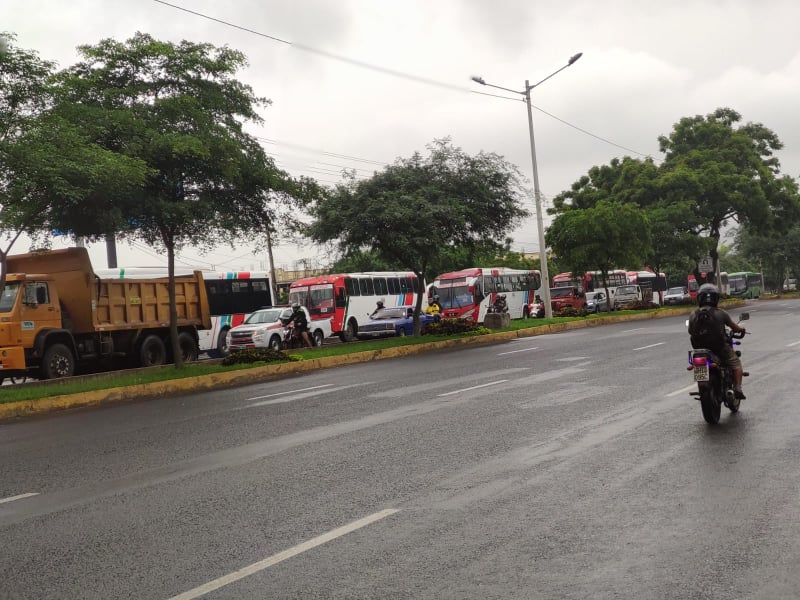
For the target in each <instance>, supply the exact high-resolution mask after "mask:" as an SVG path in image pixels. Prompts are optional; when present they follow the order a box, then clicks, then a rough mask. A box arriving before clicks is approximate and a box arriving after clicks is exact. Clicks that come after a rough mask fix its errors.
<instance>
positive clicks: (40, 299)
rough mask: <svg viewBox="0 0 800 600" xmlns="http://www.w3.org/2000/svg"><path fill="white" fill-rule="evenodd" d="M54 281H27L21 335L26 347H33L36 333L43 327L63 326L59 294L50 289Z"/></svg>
mask: <svg viewBox="0 0 800 600" xmlns="http://www.w3.org/2000/svg"><path fill="white" fill-rule="evenodd" d="M51 283H52V282H48V281H26V282H25V287H24V289H23V291H22V293H23V296H22V303H21V305H20V312H19V316H20V337H21V341H22V344H21V345H22V346H23V347H24V348H32V347H33V342H34V340H35V339H36V334H37V333H38V332H39V331H41V330H42V329H52V328H60V327H61V310H60V309H59V306H58V294H54V293H53V291H54V290H51V289H50V285H51Z"/></svg>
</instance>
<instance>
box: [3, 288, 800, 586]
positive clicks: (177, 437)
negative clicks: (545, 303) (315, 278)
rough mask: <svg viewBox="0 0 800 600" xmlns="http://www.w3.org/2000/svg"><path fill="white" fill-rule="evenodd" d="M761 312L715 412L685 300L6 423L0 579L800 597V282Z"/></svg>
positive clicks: (754, 311)
mask: <svg viewBox="0 0 800 600" xmlns="http://www.w3.org/2000/svg"><path fill="white" fill-rule="evenodd" d="M748 310H749V311H750V313H751V319H750V321H749V322H748V323H747V328H748V330H749V331H750V332H752V333H753V335H748V336H747V337H746V338H745V339H744V341H743V344H742V346H741V349H742V353H743V362H744V364H745V368H746V369H747V370H749V371H750V372H751V377H749V378H748V379H747V380H746V381H745V391H746V393H747V395H748V399H747V400H745V401H744V402H743V405H742V409H741V412H740V413H738V414H736V415H732V414H730V413H727V411H726V413H725V414H724V415H723V418H722V420H721V422H720V424H719V425H718V426H715V427H712V426H709V425H707V424H706V423H705V422H704V421H703V418H702V415H701V412H700V406H699V403H698V402H697V400H695V399H693V398H692V397H690V396H689V395H688V392H689V391H690V390H691V389H692V385H691V377H690V374H689V373H688V372H687V371H686V369H685V363H686V350H687V348H688V335H687V334H686V331H685V327H684V324H683V321H684V317H675V318H666V319H658V320H652V321H639V322H631V323H619V324H615V325H607V326H602V327H597V328H589V329H582V330H575V331H572V332H565V333H561V334H555V335H547V336H540V337H532V338H526V339H522V340H518V341H515V342H510V343H504V344H498V345H493V346H484V347H475V348H469V349H464V350H458V351H443V352H439V353H435V354H427V355H421V356H414V357H407V358H402V359H394V360H386V361H377V362H373V363H365V364H359V365H355V366H352V367H341V368H336V369H328V370H325V371H321V372H319V373H312V374H306V375H303V376H301V377H291V378H287V379H284V380H281V381H274V382H270V383H267V384H261V385H253V386H248V387H243V388H238V389H234V390H225V391H216V392H209V393H202V394H195V395H189V396H182V397H174V398H162V399H159V400H152V401H146V402H137V403H132V404H127V405H122V406H119V405H118V406H113V407H109V408H105V409H99V410H93V411H85V412H78V413H71V414H62V415H54V416H51V417H47V418H41V419H37V420H33V421H29V422H24V423H16V424H10V425H0V456H2V461H1V462H0V539H2V549H3V551H2V553H1V554H0V598H4V599H5V598H36V599H42V598H58V599H67V598H87V599H88V598H92V599H93V598H103V599H107V598H137V599H149V598H153V599H165V600H166V599H172V598H182V599H185V600H188V599H189V598H198V597H203V598H237V599H238V598H303V599H305V598H425V599H427V598H430V599H443V598H454V599H455V598H459V599H461V598H481V599H484V598H498V599H500V598H503V599H506V598H592V599H598V598H637V599H638V598H657V599H661V598H676V599H678V598H680V599H684V598H720V599H721V598H726V599H728V598H765V599H766V598H769V599H775V598H798V597H800V569H798V565H800V405H798V402H797V397H798V394H797V391H796V388H797V381H796V377H795V376H796V374H797V373H798V372H799V371H800V360H799V359H798V350H799V349H800V319H798V314H800V301H798V300H793V301H784V300H776V301H771V302H766V301H762V302H757V303H753V304H751V306H749V307H748ZM733 312H734V314H735V313H738V312H740V310H739V309H737V310H735V311H733ZM723 410H726V409H723Z"/></svg>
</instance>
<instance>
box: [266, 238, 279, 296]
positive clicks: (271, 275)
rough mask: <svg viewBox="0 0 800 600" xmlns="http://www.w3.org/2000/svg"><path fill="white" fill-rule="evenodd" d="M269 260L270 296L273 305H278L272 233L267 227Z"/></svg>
mask: <svg viewBox="0 0 800 600" xmlns="http://www.w3.org/2000/svg"><path fill="white" fill-rule="evenodd" d="M267 258H268V259H269V294H270V298H272V305H273V306H275V305H276V304H277V303H278V283H277V282H276V281H275V261H274V260H273V258H272V233H271V232H270V230H269V227H267Z"/></svg>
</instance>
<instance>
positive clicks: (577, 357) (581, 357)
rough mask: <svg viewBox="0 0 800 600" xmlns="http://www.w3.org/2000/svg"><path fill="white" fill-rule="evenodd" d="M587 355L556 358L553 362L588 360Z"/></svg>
mask: <svg viewBox="0 0 800 600" xmlns="http://www.w3.org/2000/svg"><path fill="white" fill-rule="evenodd" d="M588 358H589V357H588V356H568V357H566V358H557V359H555V362H575V361H576V360H588Z"/></svg>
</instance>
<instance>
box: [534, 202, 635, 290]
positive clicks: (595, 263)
mask: <svg viewBox="0 0 800 600" xmlns="http://www.w3.org/2000/svg"><path fill="white" fill-rule="evenodd" d="M545 237H546V241H547V245H548V246H550V247H551V248H552V249H553V252H554V253H555V254H556V255H558V257H559V259H560V260H561V261H562V262H563V263H564V264H566V265H569V267H570V270H571V271H572V272H575V273H583V272H586V271H589V270H599V271H601V272H602V273H603V276H604V279H607V275H608V273H609V272H611V271H612V270H613V269H614V268H615V267H616V266H618V265H633V264H641V263H642V261H643V260H644V257H645V256H646V255H647V254H648V252H650V224H649V222H648V220H647V217H646V216H645V215H644V214H643V213H642V211H640V210H639V209H638V208H637V207H636V205H634V204H631V203H622V202H613V201H608V200H601V201H600V202H598V203H597V204H596V205H595V206H593V207H592V208H586V209H583V210H568V211H566V212H564V213H562V214H560V215H558V216H557V217H556V218H555V219H554V220H553V222H552V224H551V225H550V227H549V228H548V230H547V235H546V236H545ZM606 297H610V296H609V295H608V289H606Z"/></svg>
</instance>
